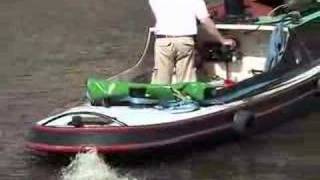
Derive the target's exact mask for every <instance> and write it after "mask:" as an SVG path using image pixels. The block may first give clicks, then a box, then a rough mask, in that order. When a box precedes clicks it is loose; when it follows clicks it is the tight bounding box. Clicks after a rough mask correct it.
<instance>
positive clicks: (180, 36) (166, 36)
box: [156, 34, 196, 38]
mask: <svg viewBox="0 0 320 180" xmlns="http://www.w3.org/2000/svg"><path fill="white" fill-rule="evenodd" d="M183 37H189V38H195V37H196V35H164V34H157V35H156V38H183Z"/></svg>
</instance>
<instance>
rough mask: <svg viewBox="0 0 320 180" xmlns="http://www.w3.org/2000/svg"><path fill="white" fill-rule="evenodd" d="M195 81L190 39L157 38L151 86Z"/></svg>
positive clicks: (191, 40) (192, 45)
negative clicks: (173, 79) (173, 78)
mask: <svg viewBox="0 0 320 180" xmlns="http://www.w3.org/2000/svg"><path fill="white" fill-rule="evenodd" d="M173 75H175V78H176V80H175V81H176V82H193V81H196V68H195V48H194V39H193V38H192V37H172V38H157V39H156V42H155V65H154V69H153V74H152V82H151V83H152V84H171V83H172V82H173V81H172V77H173Z"/></svg>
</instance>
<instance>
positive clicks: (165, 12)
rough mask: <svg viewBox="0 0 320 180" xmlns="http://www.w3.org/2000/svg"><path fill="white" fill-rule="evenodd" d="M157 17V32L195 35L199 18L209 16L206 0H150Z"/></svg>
mask: <svg viewBox="0 0 320 180" xmlns="http://www.w3.org/2000/svg"><path fill="white" fill-rule="evenodd" d="M149 4H150V6H151V9H152V11H153V13H154V15H155V18H156V25H155V31H156V32H155V33H156V34H163V35H175V36H183V35H195V34H197V19H199V20H200V19H204V18H207V17H209V13H208V10H207V7H206V4H205V2H204V0H149Z"/></svg>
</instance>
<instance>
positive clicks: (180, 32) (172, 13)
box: [149, 0, 234, 84]
mask: <svg viewBox="0 0 320 180" xmlns="http://www.w3.org/2000/svg"><path fill="white" fill-rule="evenodd" d="M149 4H150V6H151V9H152V11H153V14H154V16H155V19H156V25H155V34H156V41H155V65H154V70H153V74H152V82H151V83H153V84H170V83H171V79H172V75H173V72H174V70H175V72H176V78H177V82H192V81H196V67H195V42H194V39H195V36H196V35H197V32H198V31H197V20H199V22H200V23H201V24H202V25H203V26H204V28H205V29H206V30H207V31H208V33H209V34H210V35H211V36H212V39H214V40H215V41H219V42H221V43H222V44H223V45H229V46H234V41H233V40H231V39H225V38H224V37H223V36H222V35H221V34H220V33H219V31H218V30H217V28H216V26H215V24H214V22H213V21H212V19H211V18H210V15H209V13H208V10H207V7H206V4H205V2H204V0H149Z"/></svg>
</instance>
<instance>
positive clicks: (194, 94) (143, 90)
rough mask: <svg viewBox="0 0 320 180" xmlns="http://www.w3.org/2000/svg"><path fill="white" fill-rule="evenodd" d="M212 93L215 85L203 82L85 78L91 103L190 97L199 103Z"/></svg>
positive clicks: (108, 103) (161, 100)
mask: <svg viewBox="0 0 320 180" xmlns="http://www.w3.org/2000/svg"><path fill="white" fill-rule="evenodd" d="M214 94H215V87H213V86H211V85H209V84H207V83H203V82H188V83H178V84H173V85H160V84H143V83H132V82H124V81H110V80H103V79H94V78H90V79H88V80H87V97H88V99H89V101H90V102H91V104H93V105H113V104H116V105H117V104H121V103H130V102H131V101H130V100H132V98H135V99H139V98H140V99H144V100H146V99H149V100H153V101H152V102H166V101H172V100H186V99H190V100H194V101H197V102H200V103H201V101H204V100H206V99H208V98H211V97H212V96H213V95H214Z"/></svg>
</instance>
